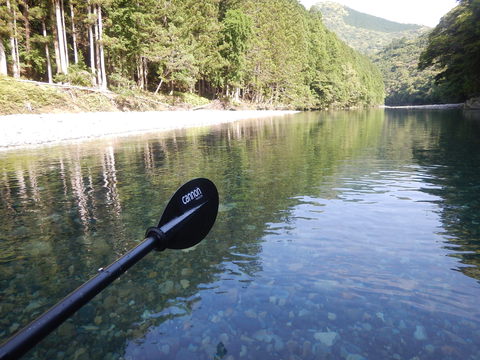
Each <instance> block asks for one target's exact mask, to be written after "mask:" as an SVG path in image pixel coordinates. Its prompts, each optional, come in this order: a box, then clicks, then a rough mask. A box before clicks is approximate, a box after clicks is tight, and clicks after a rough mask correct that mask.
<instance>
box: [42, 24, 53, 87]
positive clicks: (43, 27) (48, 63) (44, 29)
mask: <svg viewBox="0 0 480 360" xmlns="http://www.w3.org/2000/svg"><path fill="white" fill-rule="evenodd" d="M42 32H43V37H44V38H45V39H46V38H47V27H46V26H45V20H42ZM45 58H46V59H47V76H48V82H49V83H50V84H51V83H53V78H52V63H51V62H50V50H49V49H48V42H46V41H45Z"/></svg>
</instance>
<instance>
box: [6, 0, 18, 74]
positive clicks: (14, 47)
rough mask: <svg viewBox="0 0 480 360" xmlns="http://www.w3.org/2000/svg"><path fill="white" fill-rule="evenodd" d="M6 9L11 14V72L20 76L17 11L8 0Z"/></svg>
mask: <svg viewBox="0 0 480 360" xmlns="http://www.w3.org/2000/svg"><path fill="white" fill-rule="evenodd" d="M7 9H8V12H9V13H10V14H11V15H12V18H11V19H9V21H8V22H9V27H10V31H11V34H12V35H11V36H10V47H11V51H12V73H13V77H14V78H19V77H20V58H19V55H18V41H17V13H16V12H15V8H13V7H12V6H11V4H10V0H7Z"/></svg>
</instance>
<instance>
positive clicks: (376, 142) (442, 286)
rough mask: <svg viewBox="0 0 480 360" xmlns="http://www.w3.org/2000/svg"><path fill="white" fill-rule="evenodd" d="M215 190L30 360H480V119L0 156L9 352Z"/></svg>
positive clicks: (1, 305)
mask: <svg viewBox="0 0 480 360" xmlns="http://www.w3.org/2000/svg"><path fill="white" fill-rule="evenodd" d="M195 177H207V178H209V179H211V180H212V181H213V182H214V183H215V184H216V185H217V187H218V190H219V194H220V208H219V214H218V218H217V221H216V223H215V225H214V227H213V229H212V231H211V232H210V234H209V235H208V236H207V238H206V239H205V240H204V241H203V242H201V243H200V244H199V245H197V246H196V247H195V248H193V249H189V250H188V251H173V250H167V251H165V252H162V253H151V254H148V255H147V256H146V257H145V258H144V259H143V260H142V261H140V262H139V263H138V264H136V265H135V266H134V267H133V268H132V269H130V270H129V271H128V272H127V273H126V274H124V275H123V276H122V277H121V278H120V279H118V280H116V281H115V282H114V283H113V284H111V285H110V286H109V287H108V288H106V289H105V290H104V291H103V292H102V293H101V294H100V295H98V296H97V297H96V298H95V299H94V300H93V301H91V302H90V303H89V304H88V305H86V306H84V307H83V308H82V309H81V310H80V311H79V312H78V313H77V314H76V315H74V316H73V317H72V318H71V319H69V320H68V321H66V322H65V323H64V324H63V325H61V326H60V327H59V328H58V329H57V330H56V331H54V332H53V333H52V334H51V335H49V336H48V337H47V338H46V339H45V340H44V341H42V342H41V343H40V344H39V345H38V346H36V347H35V348H34V349H33V350H31V351H30V352H29V353H28V354H27V355H26V357H25V358H26V359H74V360H82V359H107V360H109V359H178V360H187V359H209V360H213V359H214V360H219V359H225V360H239V359H259V360H260V359H261V360H268V359H288V360H294V359H345V360H366V359H373V360H376V359H379V360H380V359H381V360H383V359H396V360H402V359H405V360H411V359H432V360H434V359H435V360H437V359H461V360H469V359H471V360H474V359H480V307H479V302H480V282H479V280H480V269H479V266H480V119H479V118H478V117H475V115H474V114H472V113H463V112H462V111H460V110H443V111H441V110H430V111H426V110H421V111H420V110H418V111H417V110H415V111H412V110H397V109H395V110H382V109H379V110H369V111H349V112H316V113H315V112H313V113H300V114H296V115H289V116H285V117H278V118H268V119H259V120H247V121H242V122H237V123H231V124H226V125H219V126H213V127H209V128H198V129H188V130H177V131H172V132H168V133H160V134H159V133H152V134H147V135H142V136H133V137H126V138H120V139H119V138H117V139H115V138H111V139H103V140H95V141H88V142H82V143H78V144H75V143H70V144H64V145H57V146H49V147H39V148H34V149H24V150H14V151H7V152H1V153H0V197H1V202H0V340H1V341H3V340H5V339H7V338H8V337H9V336H10V335H12V334H13V333H15V332H16V331H18V330H19V329H21V328H22V327H23V326H24V325H26V324H27V323H28V322H29V321H30V320H33V319H34V318H35V317H36V316H38V315H40V314H41V313H42V312H43V311H45V310H46V309H48V308H49V307H50V306H52V305H53V304H55V303H56V302H57V301H58V300H60V299H61V298H62V297H63V296H65V295H66V294H68V293H69V292H70V291H72V290H73V289H75V288H76V287H77V286H79V285H80V284H82V283H83V282H84V281H86V280H87V279H89V278H90V277H92V276H94V275H95V274H96V272H97V271H98V269H99V268H100V267H104V266H106V265H108V264H110V263H111V262H113V261H114V260H115V259H116V258H118V257H119V256H120V255H122V254H124V253H125V252H126V251H127V250H128V249H130V248H132V247H133V246H135V245H136V244H137V243H139V242H140V241H141V240H142V239H143V235H144V232H145V229H146V228H147V227H149V226H153V225H156V223H157V222H158V219H159V217H160V215H161V214H162V212H163V209H164V207H165V205H166V203H167V202H168V200H169V198H170V196H171V195H172V194H173V193H174V191H175V190H176V189H177V188H178V187H179V186H180V185H181V184H182V183H184V182H186V181H188V180H190V179H191V178H195Z"/></svg>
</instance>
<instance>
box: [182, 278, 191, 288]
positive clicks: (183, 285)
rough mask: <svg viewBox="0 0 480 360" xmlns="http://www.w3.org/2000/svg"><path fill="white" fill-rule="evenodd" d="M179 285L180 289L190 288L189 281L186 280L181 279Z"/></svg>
mask: <svg viewBox="0 0 480 360" xmlns="http://www.w3.org/2000/svg"><path fill="white" fill-rule="evenodd" d="M180 285H182V288H184V289H186V288H188V287H189V286H190V281H188V280H187V279H182V280H180Z"/></svg>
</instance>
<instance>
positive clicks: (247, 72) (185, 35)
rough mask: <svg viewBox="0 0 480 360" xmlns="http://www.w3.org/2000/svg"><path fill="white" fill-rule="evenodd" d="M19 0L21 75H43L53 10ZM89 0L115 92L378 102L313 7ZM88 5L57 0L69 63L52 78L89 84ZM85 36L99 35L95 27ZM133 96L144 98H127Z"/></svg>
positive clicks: (293, 1) (227, 0) (357, 58)
mask: <svg viewBox="0 0 480 360" xmlns="http://www.w3.org/2000/svg"><path fill="white" fill-rule="evenodd" d="M25 1H26V2H25ZM25 1H23V2H18V4H19V5H18V6H19V13H18V14H22V15H23V17H22V16H19V17H18V19H17V27H18V28H17V33H18V34H19V36H18V41H19V44H20V47H19V48H20V60H21V62H22V75H23V76H27V77H31V78H34V79H37V80H45V78H46V71H47V65H48V63H47V61H46V60H47V59H45V54H46V48H45V46H46V45H47V46H48V49H49V52H50V57H51V59H49V60H50V62H51V64H52V67H53V71H54V72H55V70H57V72H58V70H59V69H57V67H59V65H58V64H59V62H58V61H55V60H59V59H58V58H55V57H56V56H57V57H58V51H55V46H54V45H55V43H54V38H55V34H56V13H55V9H54V7H53V4H52V3H51V2H33V1H32V2H30V1H27V0H25ZM94 3H95V4H97V3H100V4H101V14H102V22H103V37H102V41H101V44H100V45H102V46H103V48H104V53H105V65H106V66H105V68H106V75H107V83H108V85H109V86H110V88H112V89H115V90H116V91H119V90H120V89H123V88H126V89H130V90H132V91H137V90H138V89H141V90H148V91H151V92H153V91H157V90H158V91H159V92H160V93H162V92H163V93H169V94H172V95H173V94H174V93H177V92H179V91H180V92H184V93H188V94H193V93H196V94H198V95H200V96H201V97H210V98H220V99H227V100H228V101H232V102H235V103H238V102H240V101H245V102H248V103H251V104H261V105H259V106H262V107H270V108H272V107H282V108H302V109H310V108H324V107H352V106H360V105H374V104H380V103H382V102H383V85H382V83H381V80H380V75H379V73H378V70H377V69H376V68H375V67H374V66H373V65H372V64H371V62H370V61H369V60H368V59H366V58H365V57H363V56H361V55H359V54H358V53H356V52H355V51H353V50H352V49H350V48H349V47H348V46H347V45H345V44H344V43H342V42H341V41H340V40H338V39H337V37H336V36H335V35H334V34H333V33H331V32H329V31H327V30H326V28H325V26H324V24H323V22H322V20H321V16H320V14H319V13H318V12H317V13H312V12H308V11H306V10H305V8H304V7H303V6H302V5H300V4H299V2H298V1H297V0H265V1H256V0H243V1H240V0H204V1H198V0H137V1H131V0H108V1H95V2H94ZM25 4H28V5H29V11H26V5H25ZM70 4H72V5H73V8H74V13H75V19H74V21H72V19H71V15H70V11H69V10H70ZM89 4H91V2H82V1H73V0H70V1H69V0H64V8H65V9H66V11H65V24H66V32H67V34H66V39H67V42H68V55H69V61H70V67H69V69H68V74H57V75H56V76H55V81H59V82H64V83H70V84H74V85H83V86H94V85H95V83H94V81H95V78H94V76H93V75H94V74H92V72H94V71H93V70H92V68H93V69H99V68H100V65H99V64H98V63H94V64H90V61H91V60H90V59H91V58H92V56H91V55H92V54H93V55H95V56H94V58H95V57H97V58H98V57H99V55H98V54H99V51H100V50H99V48H95V46H93V47H91V46H90V45H97V46H99V44H98V43H95V42H92V38H91V37H90V36H89V33H90V32H91V30H92V25H93V24H95V23H96V22H97V19H98V14H97V15H96V14H94V13H92V11H93V10H92V9H91V8H90V7H89ZM4 10H5V9H4V7H1V6H0V32H1V33H2V34H3V35H2V36H7V35H9V34H10V33H9V32H8V22H7V21H6V20H5V19H7V18H8V17H7V15H10V14H5V17H2V16H1V14H3V12H1V11H4ZM97 10H98V8H97ZM5 11H6V10H5ZM73 24H75V28H76V34H75V35H76V46H77V48H78V56H79V57H80V59H81V60H80V63H79V64H78V65H72V64H73V52H72V51H73V35H74V34H73V31H72V25H73ZM43 26H45V27H46V36H44V34H43V31H42V30H43ZM27 30H28V31H27ZM92 36H93V37H95V36H96V35H95V33H94V32H92ZM27 38H28V39H29V43H28V46H27ZM2 39H3V40H4V39H6V38H2ZM6 43H7V41H4V44H6ZM6 45H8V44H6ZM92 49H93V50H92ZM82 59H86V60H87V61H86V62H85V61H83V60H82ZM10 61H11V60H10ZM181 101H183V100H181ZM202 101H203V100H202ZM123 102H124V103H125V107H128V106H130V105H129V104H130V102H131V101H130V99H129V98H128V97H127V98H126V99H125V101H123ZM153 102H154V101H153ZM202 104H203V103H202ZM137 105H138V106H140V107H142V106H143V105H142V104H133V105H132V106H134V107H137ZM122 106H123V105H122Z"/></svg>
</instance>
